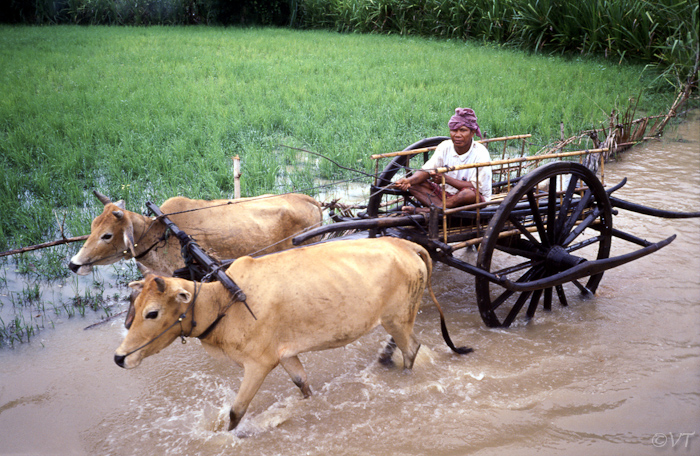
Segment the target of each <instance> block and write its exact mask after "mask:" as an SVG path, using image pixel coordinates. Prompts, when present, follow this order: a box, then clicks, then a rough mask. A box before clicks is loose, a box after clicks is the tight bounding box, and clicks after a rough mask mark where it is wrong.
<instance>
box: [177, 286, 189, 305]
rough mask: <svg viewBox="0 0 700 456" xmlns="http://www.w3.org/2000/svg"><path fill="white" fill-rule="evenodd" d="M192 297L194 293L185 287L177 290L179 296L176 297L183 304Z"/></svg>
mask: <svg viewBox="0 0 700 456" xmlns="http://www.w3.org/2000/svg"><path fill="white" fill-rule="evenodd" d="M191 298H192V294H191V293H190V292H189V291H187V290H185V289H184V288H180V290H178V292H177V298H175V299H176V300H177V301H179V302H181V303H183V304H187V303H188V302H190V299H191Z"/></svg>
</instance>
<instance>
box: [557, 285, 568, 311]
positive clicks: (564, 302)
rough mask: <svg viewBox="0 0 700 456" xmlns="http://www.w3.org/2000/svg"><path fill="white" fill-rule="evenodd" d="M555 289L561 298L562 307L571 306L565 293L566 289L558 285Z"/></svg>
mask: <svg viewBox="0 0 700 456" xmlns="http://www.w3.org/2000/svg"><path fill="white" fill-rule="evenodd" d="M554 288H555V289H556V290H557V296H558V297H559V303H560V304H561V305H562V307H567V306H568V305H569V302H568V301H567V300H566V293H565V292H564V287H563V286H561V285H557V286H556V287H554Z"/></svg>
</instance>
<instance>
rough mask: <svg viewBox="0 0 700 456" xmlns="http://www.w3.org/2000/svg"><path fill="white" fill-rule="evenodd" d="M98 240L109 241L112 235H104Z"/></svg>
mask: <svg viewBox="0 0 700 456" xmlns="http://www.w3.org/2000/svg"><path fill="white" fill-rule="evenodd" d="M100 239H102V240H103V241H109V240H110V239H112V233H105V234H103V235H102V237H101V238H100Z"/></svg>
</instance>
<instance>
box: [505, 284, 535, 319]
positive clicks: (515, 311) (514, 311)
mask: <svg viewBox="0 0 700 456" xmlns="http://www.w3.org/2000/svg"><path fill="white" fill-rule="evenodd" d="M531 293H532V292H530V291H525V292H523V293H522V294H521V295H520V297H518V300H517V301H516V302H515V304H514V305H513V307H512V308H511V309H510V312H508V316H507V317H506V319H505V320H503V327H505V328H507V327H509V326H510V325H511V323H513V321H514V320H515V317H517V316H518V313H519V312H520V309H522V308H523V304H525V301H527V298H528V297H530V294H531ZM538 299H539V298H538Z"/></svg>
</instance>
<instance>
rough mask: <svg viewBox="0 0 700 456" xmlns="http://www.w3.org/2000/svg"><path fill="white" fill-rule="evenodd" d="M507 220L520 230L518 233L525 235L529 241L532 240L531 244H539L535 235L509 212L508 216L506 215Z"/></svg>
mask: <svg viewBox="0 0 700 456" xmlns="http://www.w3.org/2000/svg"><path fill="white" fill-rule="evenodd" d="M508 221H509V222H510V223H512V224H513V226H514V227H516V228H517V229H518V231H520V233H521V234H522V235H523V236H525V237H526V238H527V239H528V240H529V241H530V242H532V243H533V244H535V245H537V246H540V245H541V244H540V241H538V240H537V238H536V237H535V236H533V235H532V233H530V231H528V229H527V228H525V226H524V225H523V224H522V223H520V221H518V220H517V219H516V218H515V217H513V216H512V214H510V216H509V217H508ZM543 250H544V249H543Z"/></svg>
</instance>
